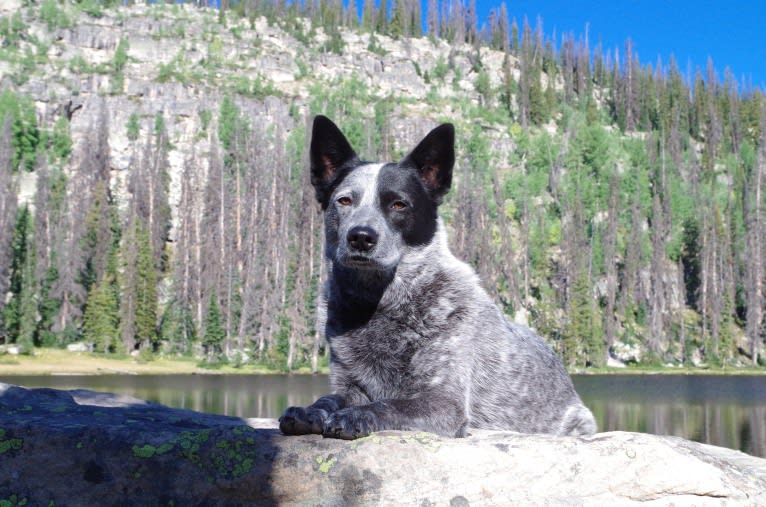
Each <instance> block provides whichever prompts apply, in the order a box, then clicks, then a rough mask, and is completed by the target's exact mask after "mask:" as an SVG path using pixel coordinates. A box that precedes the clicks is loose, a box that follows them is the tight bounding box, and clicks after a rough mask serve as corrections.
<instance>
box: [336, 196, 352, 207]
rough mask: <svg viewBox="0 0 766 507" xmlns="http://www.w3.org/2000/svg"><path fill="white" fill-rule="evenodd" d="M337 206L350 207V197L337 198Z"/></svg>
mask: <svg viewBox="0 0 766 507" xmlns="http://www.w3.org/2000/svg"><path fill="white" fill-rule="evenodd" d="M338 204H340V205H341V206H351V198H350V197H345V196H343V197H339V198H338Z"/></svg>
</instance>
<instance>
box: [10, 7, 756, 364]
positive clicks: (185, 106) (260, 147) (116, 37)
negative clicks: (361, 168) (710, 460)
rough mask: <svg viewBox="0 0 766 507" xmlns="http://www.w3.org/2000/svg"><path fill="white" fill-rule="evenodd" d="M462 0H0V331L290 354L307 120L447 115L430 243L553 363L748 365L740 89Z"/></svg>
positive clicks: (395, 124)
mask: <svg viewBox="0 0 766 507" xmlns="http://www.w3.org/2000/svg"><path fill="white" fill-rule="evenodd" d="M473 2H474V0H470V2H461V0H429V1H428V2H427V3H421V2H420V1H417V0H390V3H389V2H387V0H380V1H379V2H377V3H376V2H374V1H373V0H367V1H366V2H365V3H364V6H363V9H362V10H361V12H358V11H357V8H356V5H355V3H354V2H350V3H349V4H348V6H346V7H344V6H343V4H342V3H341V1H340V0H316V1H312V2H308V1H306V2H299V1H295V2H284V1H281V0H241V1H239V2H233V1H232V2H227V1H225V0H224V1H223V2H222V5H221V7H220V8H219V9H213V8H209V7H205V6H201V5H198V4H196V3H195V4H178V3H169V4H163V3H154V4H143V3H135V4H134V3H133V2H128V5H123V2H116V1H109V0H104V1H98V0H80V1H59V0H13V1H11V2H10V4H13V5H10V6H9V7H7V8H6V7H0V347H3V350H6V349H7V348H8V347H10V346H16V347H17V349H18V350H21V351H22V352H23V353H33V352H34V350H35V349H36V348H38V347H59V348H64V347H66V346H67V345H70V344H73V343H84V344H85V345H86V346H87V348H88V349H89V350H91V351H92V352H94V353H98V354H108V355H116V356H121V355H125V356H127V355H131V354H132V355H138V356H140V357H141V358H143V359H144V360H151V358H152V357H156V356H157V355H170V356H173V355H178V356H191V357H195V358H197V359H198V360H200V361H204V362H205V363H207V364H210V365H215V364H221V363H229V364H236V365H244V364H246V363H249V362H257V363H261V364H265V365H269V366H271V367H273V368H276V369H280V370H295V369H298V368H308V369H311V370H313V371H316V370H317V369H318V368H319V367H321V365H322V364H323V363H324V362H326V346H325V343H324V341H323V337H322V333H321V329H317V325H316V306H317V301H318V299H319V297H320V292H321V284H322V279H323V276H324V273H325V266H324V265H323V258H322V217H321V214H320V210H319V206H318V204H317V203H316V202H315V200H314V192H313V189H312V188H311V185H310V183H309V178H308V174H307V172H308V171H307V169H308V163H307V142H308V139H307V136H308V133H309V132H310V125H311V120H312V118H313V116H314V115H316V114H324V115H327V116H329V117H330V118H332V119H333V120H334V121H336V122H337V123H338V125H339V126H340V127H341V129H342V130H343V131H344V132H345V133H346V134H347V136H348V137H349V140H350V141H351V143H352V145H353V146H354V147H355V148H356V149H357V151H358V152H359V153H360V155H361V156H362V157H363V158H366V159H368V160H378V159H380V160H397V159H398V158H399V157H402V156H403V155H405V154H406V153H407V151H408V150H409V149H411V148H412V147H414V145H415V143H417V141H418V140H420V139H421V137H422V136H423V135H425V133H427V132H428V130H429V129H430V128H432V127H434V126H435V125H436V124H438V123H439V122H447V121H449V122H453V123H454V124H455V126H456V133H457V144H458V159H457V163H456V168H455V171H456V172H455V177H454V182H453V187H452V190H451V192H450V194H449V195H448V196H447V198H446V201H445V204H444V205H443V206H442V209H441V211H442V215H443V217H444V220H445V223H446V224H447V227H448V231H449V234H450V242H451V247H452V249H453V252H455V254H456V255H457V256H458V257H459V258H461V259H463V260H465V261H466V262H468V263H470V264H471V265H473V266H474V267H475V268H476V270H477V271H478V273H479V275H480V278H481V280H482V282H483V284H484V286H485V287H486V289H487V290H488V291H489V292H490V293H491V294H492V295H493V297H494V298H495V299H496V300H497V301H498V303H499V304H500V305H501V307H502V309H503V310H504V311H505V312H506V313H507V315H508V317H509V318H510V319H513V320H516V321H518V322H523V323H526V324H528V325H529V326H531V327H533V328H534V329H536V330H537V331H538V332H539V333H540V334H542V335H543V336H544V337H545V339H546V340H547V341H548V342H549V343H550V344H551V345H552V346H553V348H554V349H555V350H556V351H557V352H558V353H559V354H560V356H561V357H562V359H563V361H564V362H565V364H566V365H567V366H568V367H569V368H570V369H573V370H583V369H586V368H602V367H605V366H607V365H614V364H629V365H649V366H672V367H678V366H697V367H720V368H728V367H753V366H755V367H757V366H759V365H761V366H763V364H764V350H763V348H764V338H765V337H766V332H765V331H766V329H765V321H764V310H766V294H765V288H764V283H765V282H766V255H764V253H765V252H764V250H766V210H764V205H765V204H766V198H765V197H764V192H763V186H764V184H765V183H766V181H765V178H766V174H765V173H766V98H765V97H764V95H763V90H760V89H759V88H757V87H753V86H752V85H750V84H749V83H748V82H747V81H746V80H744V79H741V78H738V77H736V76H734V75H732V73H731V72H729V71H728V70H727V69H723V70H722V69H720V68H718V67H717V66H716V64H715V63H714V62H712V61H708V62H707V65H706V66H705V67H704V68H685V69H682V68H681V67H680V66H679V64H678V62H676V61H675V60H674V59H672V58H671V59H670V60H669V61H662V60H660V59H658V60H656V61H655V60H652V61H641V60H639V57H638V55H637V54H636V53H635V51H634V50H633V44H632V42H631V41H630V40H627V41H626V42H625V44H624V46H622V47H616V48H606V47H602V45H601V44H600V43H594V42H593V41H591V40H589V39H588V37H587V35H583V34H572V33H565V34H551V33H546V31H545V29H544V25H543V20H541V19H537V20H528V19H516V18H515V17H514V16H513V12H512V11H511V10H509V9H507V8H506V6H505V5H500V6H498V8H497V9H496V10H495V11H493V13H492V15H491V16H490V18H489V19H488V20H487V21H486V22H482V23H481V24H479V22H478V20H477V18H476V8H475V5H474V3H473ZM16 4H18V5H16Z"/></svg>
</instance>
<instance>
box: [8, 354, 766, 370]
mask: <svg viewBox="0 0 766 507" xmlns="http://www.w3.org/2000/svg"><path fill="white" fill-rule="evenodd" d="M269 373H271V374H273V373H284V372H283V371H281V370H278V369H276V368H270V367H268V366H266V365H263V364H256V365H253V364H249V365H242V366H240V367H235V366H234V365H222V366H218V367H216V368H210V367H201V366H200V362H199V361H198V360H196V359H192V358H182V357H172V358H169V357H157V358H155V359H153V360H151V361H143V360H140V359H137V358H133V357H108V356H103V355H101V354H88V353H82V352H68V351H65V350H60V349H35V354H34V355H31V356H28V355H20V356H12V355H1V356H0V377H7V376H18V375H183V374H189V375H191V374H198V375H209V374H251V375H252V374H269ZM293 373H311V371H310V370H309V369H308V368H302V369H299V370H296V371H293ZM320 373H327V368H326V367H324V368H320ZM570 373H574V374H586V375H657V374H663V375H766V368H762V367H761V368H752V367H746V368H732V367H724V368H721V367H709V368H694V367H684V368H670V367H658V366H631V367H628V368H588V369H584V370H573V371H571V372H570Z"/></svg>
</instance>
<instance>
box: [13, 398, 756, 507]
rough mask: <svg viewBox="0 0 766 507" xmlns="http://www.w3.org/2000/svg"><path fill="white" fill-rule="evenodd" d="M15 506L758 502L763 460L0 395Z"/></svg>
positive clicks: (644, 442) (686, 449)
mask: <svg viewBox="0 0 766 507" xmlns="http://www.w3.org/2000/svg"><path fill="white" fill-rule="evenodd" d="M2 500H6V501H8V502H10V504H11V505H13V504H14V503H13V502H16V504H19V505H21V504H22V503H23V502H26V505H49V504H51V505H53V504H55V505H205V506H216V505H222V506H223V505H274V504H286V505H287V504H289V505H365V504H374V505H378V504H386V505H633V504H635V505H638V504H641V505H676V506H679V505H696V506H702V505H716V506H720V505H766V460H764V459H760V458H755V457H752V456H748V455H746V454H743V453H740V452H737V451H732V450H728V449H722V448H718V447H713V446H708V445H703V444H698V443H694V442H689V441H686V440H683V439H680V438H674V437H659V436H653V435H645V434H639V433H624V432H612V433H601V434H596V435H594V436H592V437H588V438H571V437H552V436H543V435H520V434H514V433H508V432H488V431H471V435H470V436H469V437H467V438H464V439H450V438H442V437H437V436H435V435H431V434H427V433H411V432H383V433H380V434H375V435H373V436H371V437H368V438H365V439H361V440H357V441H353V442H347V441H341V440H332V439H323V438H322V437H319V436H305V437H285V436H282V435H281V434H280V433H279V431H278V430H277V429H276V422H275V421H273V420H264V419H249V420H243V419H238V418H232V417H224V416H216V415H209V414H201V413H197V412H191V411H186V410H179V409H172V408H167V407H164V406H161V405H157V404H153V403H149V402H145V401H142V400H137V399H134V398H130V397H125V396H119V395H114V394H105V393H96V392H91V391H69V392H64V391H56V390H52V389H34V390H28V389H24V388H20V387H16V386H10V385H5V384H0V501H2Z"/></svg>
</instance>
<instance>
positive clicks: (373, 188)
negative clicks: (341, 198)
mask: <svg viewBox="0 0 766 507" xmlns="http://www.w3.org/2000/svg"><path fill="white" fill-rule="evenodd" d="M381 167H383V164H367V165H363V166H361V167H357V168H356V169H354V170H353V171H351V173H350V174H349V175H348V176H346V178H345V179H344V180H343V182H342V183H341V184H340V186H339V187H338V193H346V192H351V193H354V194H357V195H358V196H360V197H361V202H359V203H358V204H359V205H371V204H373V203H374V202H375V195H376V194H377V191H378V174H379V173H380V168H381Z"/></svg>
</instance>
